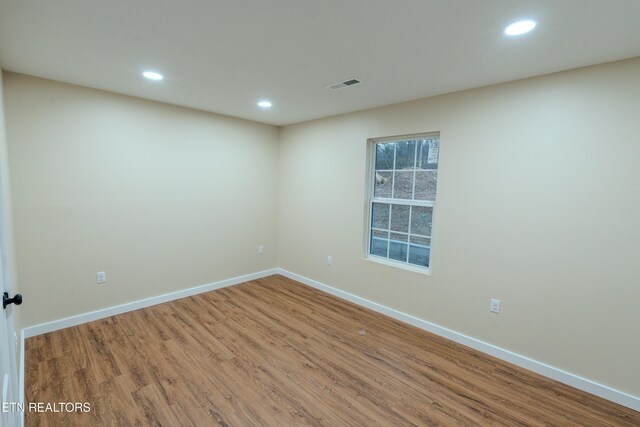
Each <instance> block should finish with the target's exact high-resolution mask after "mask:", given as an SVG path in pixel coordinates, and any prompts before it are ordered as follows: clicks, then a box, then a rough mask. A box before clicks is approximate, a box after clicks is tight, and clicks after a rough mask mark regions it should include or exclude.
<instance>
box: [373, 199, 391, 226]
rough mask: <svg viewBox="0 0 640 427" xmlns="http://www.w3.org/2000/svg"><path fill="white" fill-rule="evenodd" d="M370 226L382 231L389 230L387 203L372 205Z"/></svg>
mask: <svg viewBox="0 0 640 427" xmlns="http://www.w3.org/2000/svg"><path fill="white" fill-rule="evenodd" d="M371 224H372V225H373V227H375V228H382V229H383V230H388V229H389V204H388V203H374V204H373V218H372V220H371Z"/></svg>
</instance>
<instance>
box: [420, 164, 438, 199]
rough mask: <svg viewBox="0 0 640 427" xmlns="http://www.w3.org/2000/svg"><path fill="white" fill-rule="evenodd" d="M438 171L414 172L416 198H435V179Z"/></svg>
mask: <svg viewBox="0 0 640 427" xmlns="http://www.w3.org/2000/svg"><path fill="white" fill-rule="evenodd" d="M437 179H438V171H435V170H429V171H417V172H416V195H415V199H416V200H435V199H436V181H437Z"/></svg>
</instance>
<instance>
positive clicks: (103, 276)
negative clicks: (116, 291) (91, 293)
mask: <svg viewBox="0 0 640 427" xmlns="http://www.w3.org/2000/svg"><path fill="white" fill-rule="evenodd" d="M106 282H107V272H106V271H99V272H98V285H102V284H103V283H106Z"/></svg>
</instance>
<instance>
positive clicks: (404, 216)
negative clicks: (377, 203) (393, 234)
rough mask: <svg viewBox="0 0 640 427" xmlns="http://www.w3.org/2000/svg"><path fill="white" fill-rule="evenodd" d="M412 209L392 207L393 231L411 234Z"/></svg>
mask: <svg viewBox="0 0 640 427" xmlns="http://www.w3.org/2000/svg"><path fill="white" fill-rule="evenodd" d="M385 205H386V204H385ZM386 206H388V205H386ZM410 208H411V206H405V205H391V230H393V231H401V232H403V233H408V232H409V209H410Z"/></svg>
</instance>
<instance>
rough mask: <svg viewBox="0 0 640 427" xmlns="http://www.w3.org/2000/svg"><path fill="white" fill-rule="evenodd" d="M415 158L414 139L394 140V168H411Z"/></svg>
mask: <svg viewBox="0 0 640 427" xmlns="http://www.w3.org/2000/svg"><path fill="white" fill-rule="evenodd" d="M415 159H416V141H402V142H396V167H395V169H396V170H400V169H413V167H414V164H415Z"/></svg>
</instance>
